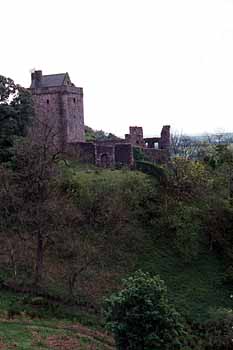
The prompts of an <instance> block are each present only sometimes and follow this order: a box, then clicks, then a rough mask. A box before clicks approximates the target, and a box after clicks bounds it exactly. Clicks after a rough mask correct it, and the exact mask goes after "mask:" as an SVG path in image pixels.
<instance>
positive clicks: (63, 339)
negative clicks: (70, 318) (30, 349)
mask: <svg viewBox="0 0 233 350" xmlns="http://www.w3.org/2000/svg"><path fill="white" fill-rule="evenodd" d="M46 345H47V346H48V347H49V348H51V349H56V350H57V349H59V350H78V349H79V348H80V342H79V341H78V340H77V339H75V338H71V337H68V336H63V335H60V336H56V335H51V336H49V337H48V338H47V339H46Z"/></svg>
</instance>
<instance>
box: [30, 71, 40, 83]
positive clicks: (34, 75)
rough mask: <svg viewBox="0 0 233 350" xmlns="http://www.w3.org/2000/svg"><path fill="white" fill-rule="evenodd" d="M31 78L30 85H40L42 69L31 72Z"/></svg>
mask: <svg viewBox="0 0 233 350" xmlns="http://www.w3.org/2000/svg"><path fill="white" fill-rule="evenodd" d="M31 80H32V85H34V86H35V87H40V85H41V82H42V70H36V71H35V72H32V73H31ZM33 82H34V84H33Z"/></svg>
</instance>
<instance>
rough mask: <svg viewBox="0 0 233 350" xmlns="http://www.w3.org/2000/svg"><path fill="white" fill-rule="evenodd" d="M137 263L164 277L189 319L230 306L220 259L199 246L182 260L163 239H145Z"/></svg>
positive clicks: (200, 317)
mask: <svg viewBox="0 0 233 350" xmlns="http://www.w3.org/2000/svg"><path fill="white" fill-rule="evenodd" d="M137 267H139V268H142V269H143V270H145V271H150V272H151V273H153V274H159V275H160V277H161V278H162V279H164V280H165V282H166V284H167V287H168V292H169V296H170V299H171V301H172V302H174V304H175V305H176V307H177V309H178V310H179V311H181V312H182V313H183V314H185V315H187V316H189V317H190V316H191V317H192V318H193V319H196V320H199V321H204V320H206V319H208V318H210V317H211V312H212V310H216V309H219V308H232V307H233V303H232V299H231V298H230V295H231V293H232V290H231V289H229V288H228V287H227V286H226V285H224V284H223V283H222V276H223V262H222V261H221V260H220V259H219V258H218V257H216V256H215V255H214V254H211V252H209V251H208V249H207V248H206V247H205V246H203V247H202V249H201V251H200V253H199V255H198V256H197V257H195V259H193V260H192V261H191V262H190V263H185V262H183V261H182V259H181V258H180V257H179V256H178V255H177V254H176V253H175V251H174V248H173V247H172V246H171V245H170V244H169V243H167V244H166V242H164V241H163V242H159V241H158V242H154V243H152V241H151V240H150V239H148V241H147V242H145V249H144V254H143V255H142V256H140V257H139V259H138V262H137Z"/></svg>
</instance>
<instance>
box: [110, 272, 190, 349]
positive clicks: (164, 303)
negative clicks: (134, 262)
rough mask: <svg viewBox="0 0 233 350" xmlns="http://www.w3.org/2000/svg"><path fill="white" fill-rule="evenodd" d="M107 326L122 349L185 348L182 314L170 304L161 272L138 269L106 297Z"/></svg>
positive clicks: (118, 346) (118, 347)
mask: <svg viewBox="0 0 233 350" xmlns="http://www.w3.org/2000/svg"><path fill="white" fill-rule="evenodd" d="M105 314H106V321H107V327H108V329H109V330H111V331H112V332H113V334H114V336H115V339H116V345H117V349H119V350H137V349H138V350H142V349H144V350H152V349H161V350H166V349H171V348H172V349H174V350H175V349H181V348H182V344H181V342H180V339H181V337H182V336H183V335H184V334H185V331H184V325H183V323H182V318H181V316H180V315H179V314H178V313H177V312H176V311H175V309H174V308H173V306H172V305H170V304H169V302H168V298H167V290H166V287H165V284H164V282H163V281H162V280H161V279H160V278H159V276H154V277H151V276H150V275H149V274H148V273H144V272H142V271H137V272H136V273H135V274H133V275H132V276H130V277H129V278H127V279H125V280H124V281H123V289H122V290H121V291H119V292H118V293H116V294H113V295H112V296H111V297H110V298H108V299H106V301H105Z"/></svg>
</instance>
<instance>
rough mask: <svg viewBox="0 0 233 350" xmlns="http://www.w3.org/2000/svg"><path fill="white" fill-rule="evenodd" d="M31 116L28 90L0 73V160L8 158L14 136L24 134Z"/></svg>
mask: <svg viewBox="0 0 233 350" xmlns="http://www.w3.org/2000/svg"><path fill="white" fill-rule="evenodd" d="M32 116H33V108H32V100H31V95H30V93H29V91H28V90H27V89H24V88H23V87H21V86H19V85H16V84H15V83H14V81H13V80H12V79H10V78H6V77H4V76H2V75H0V162H5V161H8V160H9V159H10V156H11V153H10V148H11V147H12V145H13V142H14V139H15V137H21V136H25V135H26V132H27V127H28V125H29V124H30V121H31V118H32Z"/></svg>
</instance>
